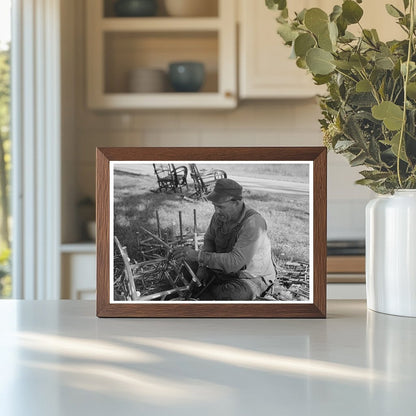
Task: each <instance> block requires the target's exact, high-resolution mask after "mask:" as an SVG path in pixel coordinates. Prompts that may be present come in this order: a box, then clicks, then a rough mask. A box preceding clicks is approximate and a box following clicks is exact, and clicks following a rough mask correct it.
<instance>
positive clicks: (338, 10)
mask: <svg viewBox="0 0 416 416" xmlns="http://www.w3.org/2000/svg"><path fill="white" fill-rule="evenodd" d="M341 15H342V7H341V6H339V5H338V4H336V5H335V6H334V8H333V9H332V13H331V14H330V15H329V20H330V21H331V22H335V21H336V20H337V19H338V17H340V16H341Z"/></svg>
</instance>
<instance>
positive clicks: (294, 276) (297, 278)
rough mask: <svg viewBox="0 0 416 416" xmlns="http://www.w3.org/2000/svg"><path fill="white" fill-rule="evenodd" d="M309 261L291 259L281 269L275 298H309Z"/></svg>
mask: <svg viewBox="0 0 416 416" xmlns="http://www.w3.org/2000/svg"><path fill="white" fill-rule="evenodd" d="M309 294H310V285H309V263H305V262H300V261H299V262H293V261H289V262H286V263H285V264H284V265H283V268H281V269H280V270H279V275H278V279H277V282H276V284H275V285H274V294H273V296H274V298H275V299H277V300H283V301H307V300H309Z"/></svg>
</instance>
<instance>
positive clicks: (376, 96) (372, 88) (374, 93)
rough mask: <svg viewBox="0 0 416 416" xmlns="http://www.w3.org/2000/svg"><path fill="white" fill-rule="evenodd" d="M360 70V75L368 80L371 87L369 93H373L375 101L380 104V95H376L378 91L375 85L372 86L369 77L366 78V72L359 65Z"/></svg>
mask: <svg viewBox="0 0 416 416" xmlns="http://www.w3.org/2000/svg"><path fill="white" fill-rule="evenodd" d="M361 69H362V71H360V75H361V77H362V78H363V79H365V80H366V81H368V83H369V84H370V87H371V93H372V94H373V97H374V99H375V100H376V101H377V104H380V101H381V100H380V97H379V95H378V92H377V90H376V87H375V86H374V84H373V83H372V82H371V80H370V78H368V76H367V72H365V69H364V68H363V67H362V66H361Z"/></svg>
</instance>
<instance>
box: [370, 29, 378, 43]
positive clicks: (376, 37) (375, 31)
mask: <svg viewBox="0 0 416 416" xmlns="http://www.w3.org/2000/svg"><path fill="white" fill-rule="evenodd" d="M371 34H372V35H373V39H374V40H375V41H376V42H380V38H379V37H378V33H377V30H376V29H371Z"/></svg>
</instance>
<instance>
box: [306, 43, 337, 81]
mask: <svg viewBox="0 0 416 416" xmlns="http://www.w3.org/2000/svg"><path fill="white" fill-rule="evenodd" d="M333 59H334V57H333V56H332V54H331V53H330V52H327V51H324V50H323V49H320V48H313V49H309V51H308V53H307V54H306V64H307V65H308V68H309V70H310V71H311V72H312V74H314V75H315V74H319V75H327V74H330V73H331V72H333V70H334V69H335V65H334V64H333V63H332V60H333Z"/></svg>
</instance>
